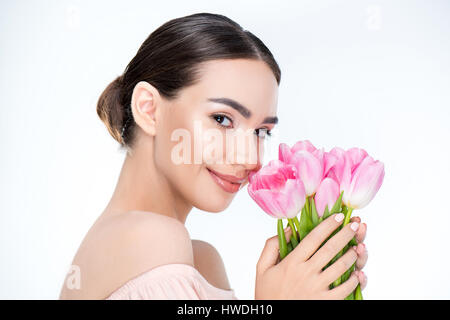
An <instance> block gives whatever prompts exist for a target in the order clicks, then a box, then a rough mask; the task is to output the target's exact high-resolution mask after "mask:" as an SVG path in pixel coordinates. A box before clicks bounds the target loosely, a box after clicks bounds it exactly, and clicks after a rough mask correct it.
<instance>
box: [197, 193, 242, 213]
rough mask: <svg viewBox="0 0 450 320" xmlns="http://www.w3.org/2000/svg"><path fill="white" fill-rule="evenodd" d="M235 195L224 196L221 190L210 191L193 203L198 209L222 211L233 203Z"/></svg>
mask: <svg viewBox="0 0 450 320" xmlns="http://www.w3.org/2000/svg"><path fill="white" fill-rule="evenodd" d="M233 198H234V195H231V196H230V195H227V196H224V195H223V193H222V192H221V191H212V190H211V191H210V192H208V193H205V194H204V195H203V196H202V197H201V198H200V199H197V201H196V203H195V204H193V205H194V207H196V208H197V209H200V210H203V211H207V212H222V211H224V210H225V209H226V208H228V206H229V205H230V204H231V201H233Z"/></svg>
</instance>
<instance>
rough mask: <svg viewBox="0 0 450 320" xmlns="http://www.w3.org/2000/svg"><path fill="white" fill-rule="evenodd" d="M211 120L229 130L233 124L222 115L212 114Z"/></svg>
mask: <svg viewBox="0 0 450 320" xmlns="http://www.w3.org/2000/svg"><path fill="white" fill-rule="evenodd" d="M212 118H214V120H215V121H216V122H217V123H218V124H219V125H220V126H222V127H225V128H230V127H231V125H232V124H233V122H232V121H231V119H230V118H228V117H227V116H225V115H223V114H214V115H213V116H212Z"/></svg>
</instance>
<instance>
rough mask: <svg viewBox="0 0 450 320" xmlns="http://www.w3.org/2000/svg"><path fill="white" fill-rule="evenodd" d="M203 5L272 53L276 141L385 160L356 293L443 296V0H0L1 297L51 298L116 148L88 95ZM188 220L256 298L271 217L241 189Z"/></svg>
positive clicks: (449, 78) (116, 162)
mask: <svg viewBox="0 0 450 320" xmlns="http://www.w3.org/2000/svg"><path fill="white" fill-rule="evenodd" d="M197 12H212V13H220V14H224V15H226V16H228V17H229V18H231V19H233V20H235V21H236V22H238V23H239V24H241V26H243V27H244V28H245V29H247V30H250V31H251V32H253V33H254V34H255V35H257V36H258V37H259V38H260V39H261V40H262V41H263V42H264V43H265V44H266V45H267V46H268V47H269V49H270V50H271V51H272V53H273V54H274V56H275V58H276V59H277V61H278V63H279V65H280V67H281V70H282V79H281V85H280V91H279V104H278V116H279V118H280V122H279V129H278V132H277V133H278V134H277V135H275V136H274V137H273V139H272V141H271V142H270V143H271V144H272V146H275V149H276V146H277V145H278V143H279V142H280V141H283V142H287V143H289V144H291V145H292V144H293V143H294V142H295V141H297V140H303V139H309V140H310V141H311V142H312V143H314V144H315V145H316V146H317V147H325V149H326V150H329V149H331V148H332V147H334V146H340V147H342V148H350V147H353V146H357V147H362V148H364V149H366V150H367V151H368V152H369V154H370V155H371V156H373V157H374V158H375V159H379V160H381V161H383V162H384V164H385V170H386V175H385V180H384V184H383V186H382V187H381V189H380V191H379V193H378V194H377V196H376V197H375V199H374V200H373V201H372V203H370V204H369V205H368V206H367V207H366V208H364V209H362V210H361V211H359V212H358V211H357V212H355V214H357V215H360V216H361V217H362V219H363V221H364V222H366V223H367V224H368V233H367V238H366V245H367V248H368V251H369V261H368V264H367V266H366V268H365V273H366V274H367V275H368V286H367V288H366V289H365V290H364V291H363V295H364V297H365V298H366V299H449V298H450V289H449V288H450V274H449V272H448V270H450V253H449V252H450V250H449V240H448V236H449V225H450V212H449V207H448V206H447V205H448V203H449V197H450V195H449V187H448V185H449V181H450V169H449V164H450V151H449V139H450V126H449V120H450V93H449V89H450V62H449V60H450V23H449V21H450V19H449V15H450V2H449V1H425V0H424V1H394V0H391V1H377V0H373V1H361V0H358V1H295V2H294V1H280V2H278V3H276V4H275V3H274V2H273V1H261V0H257V1H240V2H239V3H237V2H236V3H234V2H231V3H230V1H214V2H213V1H167V0H166V1H126V2H125V1H123V2H121V3H120V4H119V3H113V2H111V1H95V2H94V1H1V3H0V48H1V51H0V70H1V72H0V93H1V94H0V130H1V132H0V145H1V155H2V156H1V159H0V298H2V299H56V298H57V297H58V295H59V290H60V288H61V285H62V281H63V278H64V275H65V272H66V271H68V268H69V266H70V263H71V261H72V258H73V255H74V254H75V252H76V250H77V248H78V246H79V244H80V241H81V240H82V238H83V237H84V235H85V233H86V232H87V230H88V228H89V227H90V226H91V224H92V223H93V221H94V220H95V219H96V218H97V216H98V215H99V214H100V213H101V212H102V211H103V209H104V207H105V206H106V204H107V202H108V201H109V199H110V197H111V195H112V191H113V188H114V186H115V183H116V180H117V177H118V174H119V171H120V168H121V165H122V162H123V158H124V153H121V152H119V149H118V144H117V143H116V142H115V141H114V140H113V139H112V138H111V137H110V136H109V134H108V132H107V130H106V128H105V127H104V125H103V123H102V122H101V121H100V120H99V118H98V117H97V114H96V101H97V99H98V97H99V95H100V93H101V92H102V90H103V89H104V88H105V87H106V85H107V84H109V83H110V82H111V81H112V80H113V79H114V78H115V77H116V76H117V75H119V74H121V73H122V71H123V70H124V68H125V66H126V64H127V63H128V62H129V61H130V60H131V59H132V57H133V56H134V54H135V53H136V51H137V49H138V48H139V46H140V44H141V43H142V42H143V41H144V40H145V38H147V36H148V35H149V34H150V33H151V32H152V31H153V30H155V29H156V28H157V27H159V26H160V25H161V24H163V23H164V22H166V21H168V20H170V19H173V18H176V17H181V16H184V15H188V14H192V13H197ZM275 156H276V153H268V159H269V158H273V157H275ZM186 226H187V227H188V230H189V232H190V234H191V237H192V238H195V239H202V240H205V241H209V242H210V243H212V244H213V245H214V246H215V247H216V248H217V249H218V250H219V252H220V253H221V255H222V258H223V260H224V263H225V266H226V269H227V272H228V277H229V279H230V283H231V286H232V287H233V288H234V289H235V291H236V295H237V297H238V298H240V299H253V297H254V296H253V291H254V272H255V265H256V262H257V260H258V258H259V254H260V252H261V250H262V247H263V245H264V241H265V240H266V239H267V238H268V237H270V236H273V235H275V233H276V221H275V220H274V219H273V218H271V217H269V216H268V215H266V214H265V213H263V211H262V210H261V209H260V208H259V207H258V206H257V205H256V204H255V203H254V202H253V201H252V200H251V199H250V197H249V196H248V194H247V191H246V189H245V190H243V191H242V192H241V193H240V194H238V195H237V197H236V199H235V201H234V202H233V203H232V205H231V206H230V207H229V208H228V209H227V210H226V211H225V212H222V213H218V214H213V213H207V212H201V211H199V210H193V212H192V213H191V214H190V216H189V217H188V220H187V222H186ZM241 239H242V240H243V241H245V242H244V243H242V241H241Z"/></svg>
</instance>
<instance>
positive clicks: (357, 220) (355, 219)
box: [350, 216, 361, 223]
mask: <svg viewBox="0 0 450 320" xmlns="http://www.w3.org/2000/svg"><path fill="white" fill-rule="evenodd" d="M350 222H358V223H361V218H360V217H358V216H355V217H352V218H351V219H350Z"/></svg>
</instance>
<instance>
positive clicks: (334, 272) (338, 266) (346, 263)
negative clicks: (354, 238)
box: [320, 249, 358, 286]
mask: <svg viewBox="0 0 450 320" xmlns="http://www.w3.org/2000/svg"><path fill="white" fill-rule="evenodd" d="M357 258H358V254H357V253H356V251H355V250H353V249H349V250H348V251H347V252H346V253H345V254H344V255H343V256H342V257H340V258H339V259H338V260H337V261H336V262H335V263H333V264H332V265H331V266H329V267H328V268H326V269H325V270H324V271H322V272H321V274H320V277H321V278H322V279H323V280H324V283H326V285H327V286H328V285H330V283H333V282H334V281H335V280H336V279H337V278H339V277H340V276H342V275H343V274H344V273H345V272H346V271H347V270H348V269H350V267H351V266H352V265H353V263H355V261H356V259H357Z"/></svg>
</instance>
